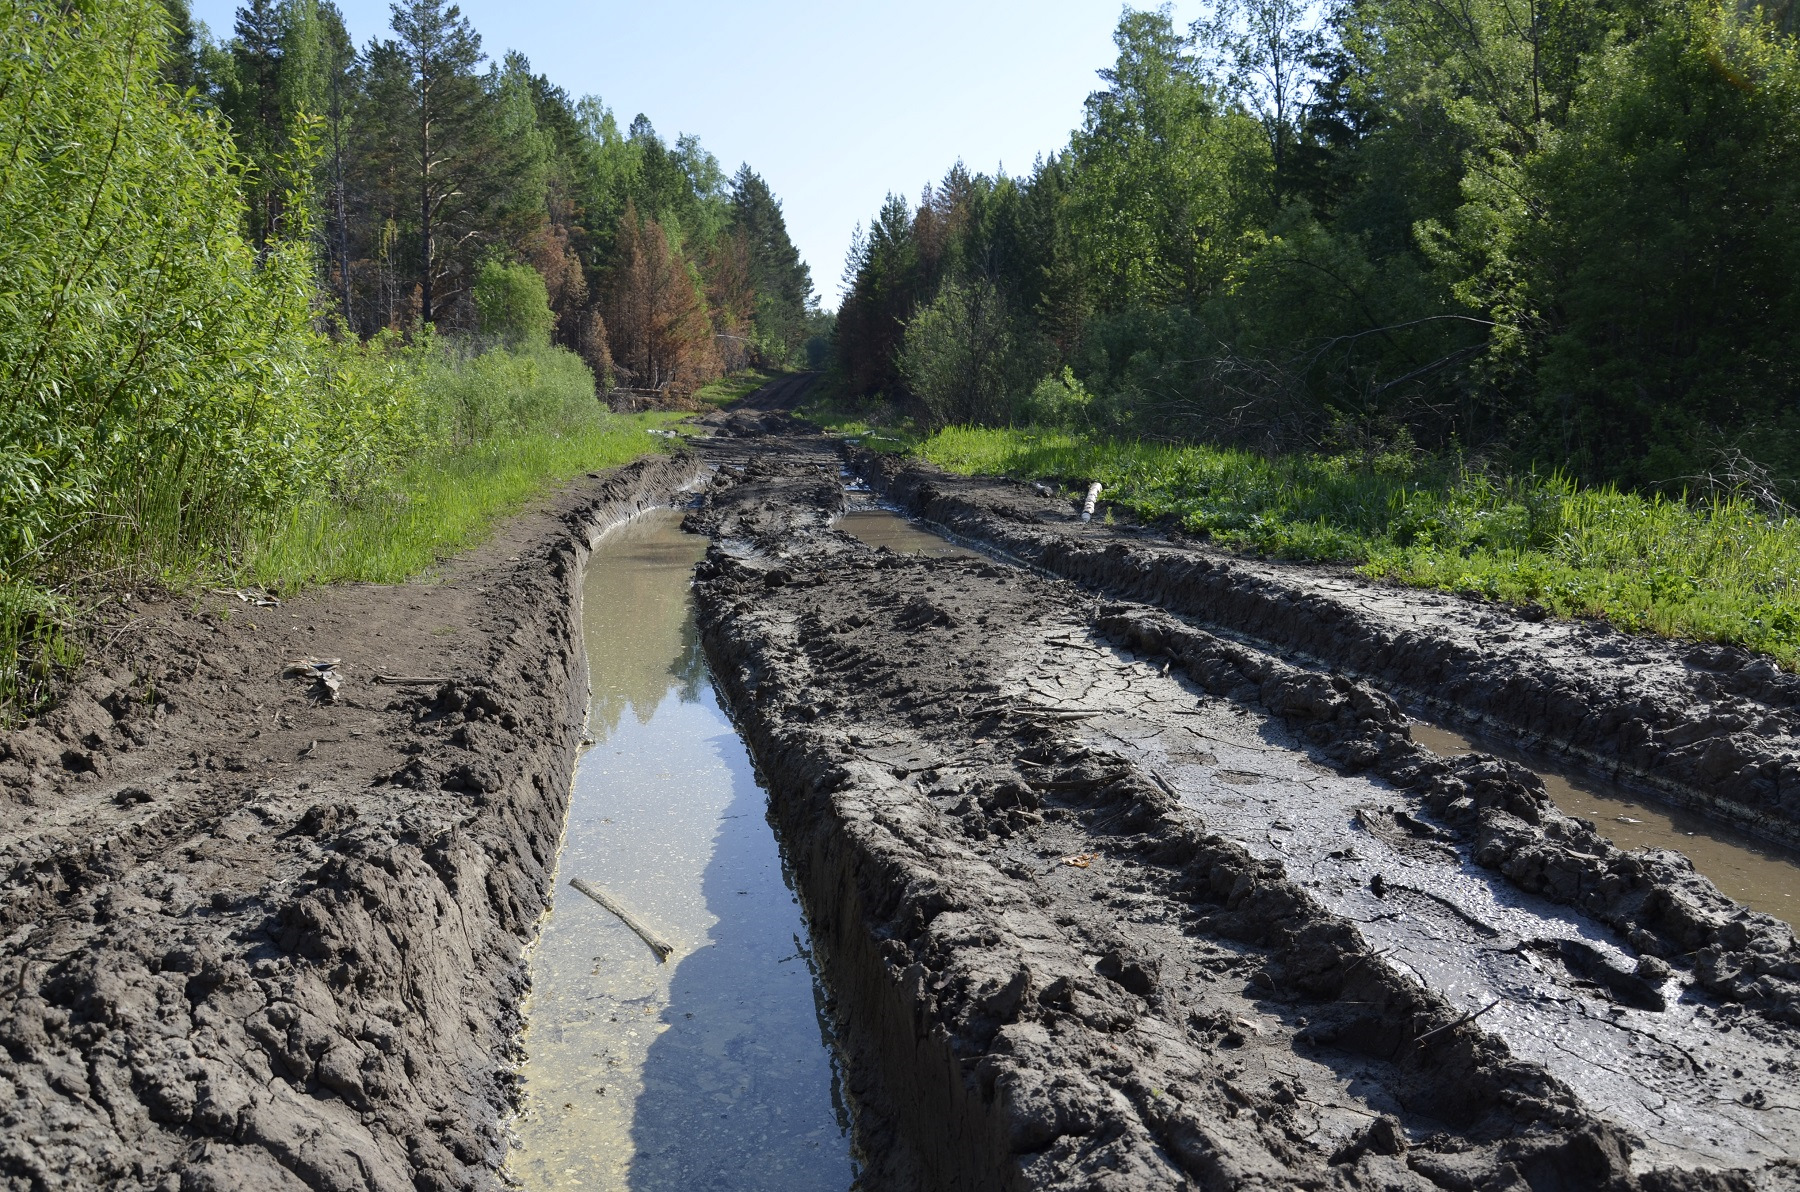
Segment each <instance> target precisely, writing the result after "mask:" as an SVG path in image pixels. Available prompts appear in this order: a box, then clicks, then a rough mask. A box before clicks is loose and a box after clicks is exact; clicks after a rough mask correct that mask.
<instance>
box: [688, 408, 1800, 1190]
mask: <svg viewBox="0 0 1800 1192" xmlns="http://www.w3.org/2000/svg"><path fill="white" fill-rule="evenodd" d="M710 453H711V454H713V455H714V456H715V457H717V458H719V459H721V461H723V462H724V463H725V467H724V468H723V469H722V472H721V475H720V477H719V479H717V480H715V482H714V484H713V486H712V487H711V489H710V491H709V493H708V495H707V497H706V501H705V507H704V508H703V509H702V510H700V511H698V512H696V513H695V514H694V515H693V516H692V517H691V518H690V521H689V524H690V526H692V527H693V528H695V529H699V530H702V531H704V532H706V533H708V534H710V535H711V536H713V538H714V540H715V545H714V547H713V550H712V551H711V553H710V554H709V556H708V559H707V562H706V563H705V564H703V565H702V567H701V569H700V576H701V580H700V584H699V589H698V590H699V593H700V598H701V606H702V625H703V630H704V634H705V641H706V644H707V648H708V651H709V655H710V657H711V659H712V662H713V666H714V674H715V678H716V680H717V681H718V682H719V683H720V684H721V686H722V687H723V688H724V689H725V691H726V692H727V694H728V696H729V698H730V701H731V703H732V704H733V706H734V707H735V708H736V709H737V710H738V714H739V716H740V721H741V724H742V727H743V730H744V732H745V735H746V737H747V739H748V740H749V741H750V743H751V747H752V750H753V752H754V753H755V755H756V756H757V758H758V760H759V762H760V763H761V765H762V766H763V768H764V772H765V774H766V775H767V777H768V780H769V782H770V785H771V788H772V792H773V804H774V814H775V816H776V819H777V823H778V826H779V827H780V829H781V831H782V833H783V835H784V838H785V839H786V840H787V841H788V846H789V848H790V850H792V852H793V854H794V856H795V858H796V868H797V872H798V875H799V879H800V882H801V888H802V891H803V893H804V894H806V895H807V897H808V905H809V909H810V911H811V914H812V916H813V922H814V928H815V939H816V943H817V946H818V947H819V949H820V951H821V953H822V954H823V955H824V957H825V961H824V969H825V973H826V976H827V979H828V980H829V981H831V982H832V984H833V986H834V988H835V989H836V991H837V994H838V996H839V998H840V999H841V1001H842V1003H843V1005H844V1009H843V1010H842V1016H843V1025H842V1030H843V1037H844V1046H845V1049H846V1052H847V1056H848V1062H849V1064H850V1072H851V1080H852V1087H853V1089H855V1090H856V1092H857V1094H858V1100H859V1104H860V1105H861V1106H862V1108H863V1113H864V1120H863V1128H864V1131H865V1134H866V1136H867V1137H868V1138H869V1139H871V1140H872V1143H871V1146H870V1158H871V1162H872V1172H873V1175H874V1177H875V1178H874V1180H873V1182H874V1183H876V1184H881V1185H885V1184H893V1185H896V1186H908V1185H913V1184H918V1185H923V1186H943V1187H956V1186H969V1187H978V1186H1009V1185H1010V1186H1032V1187H1063V1186H1068V1187H1076V1186H1080V1187H1120V1188H1124V1187H1134V1188H1135V1187H1151V1186H1167V1187H1182V1186H1204V1187H1250V1186H1261V1185H1263V1184H1268V1185H1279V1186H1291V1185H1293V1184H1296V1183H1298V1184H1305V1185H1317V1186H1323V1185H1328V1184H1341V1185H1343V1186H1384V1187H1419V1188H1426V1187H1441V1188H1469V1187H1514V1186H1531V1187H1536V1188H1548V1187H1605V1186H1617V1187H1626V1186H1646V1187H1682V1186H1693V1187H1707V1186H1719V1187H1727V1186H1731V1187H1736V1186H1770V1187H1778V1186H1790V1185H1792V1184H1794V1183H1795V1181H1796V1180H1797V1179H1800V1172H1797V1171H1796V1168H1795V1167H1794V1166H1793V1165H1792V1163H1791V1157H1792V1156H1794V1155H1796V1154H1800V1097H1797V1096H1795V1095H1794V1092H1793V1090H1794V1089H1795V1087H1796V1076H1797V1075H1800V1050H1797V1047H1800V1031H1797V1030H1796V1023H1797V1022H1800V1004H1797V1003H1796V999H1795V985H1794V979H1795V977H1796V976H1800V966H1797V963H1796V962H1797V961H1800V952H1797V951H1796V948H1795V945H1794V940H1793V936H1792V933H1791V931H1790V930H1789V928H1788V927H1787V925H1786V924H1784V923H1781V922H1779V921H1777V920H1775V919H1772V918H1770V917H1768V916H1765V915H1759V914H1756V913H1754V912H1750V911H1748V910H1746V909H1744V908H1742V907H1740V906H1738V905H1736V904H1734V903H1733V902H1732V901H1731V900H1729V899H1727V898H1725V897H1724V896H1722V895H1720V894H1719V893H1718V892H1717V891H1716V889H1714V888H1713V887H1712V885H1711V884H1710V883H1709V882H1707V881H1706V880H1705V879H1704V878H1701V877H1699V876H1698V875H1697V874H1695V873H1694V872H1693V871H1692V870H1691V868H1690V867H1689V866H1688V865H1687V864H1686V863H1685V861H1684V860H1683V859H1682V858H1680V857H1679V856H1677V855H1675V854H1672V853H1663V852H1653V851H1652V852H1639V853H1633V854H1627V853H1623V852H1621V851H1620V850H1618V849H1617V848H1615V847H1613V846H1612V845H1611V844H1610V843H1609V842H1608V841H1606V840H1605V839H1604V838H1603V837H1602V836H1601V835H1599V834H1598V833H1597V832H1595V831H1594V830H1593V829H1594V825H1592V824H1589V823H1584V822H1580V821H1576V820H1573V819H1570V818H1569V817H1567V816H1565V815H1563V814H1562V813H1560V812H1559V811H1558V810H1557V809H1556V808H1555V807H1554V805H1553V804H1552V802H1551V800H1550V799H1549V797H1548V796H1547V794H1546V792H1545V790H1544V786H1543V784H1542V782H1541V781H1539V780H1538V778H1537V777H1536V776H1535V775H1534V774H1532V773H1531V772H1530V771H1528V770H1526V769H1524V768H1523V767H1521V766H1518V765H1516V764H1512V763H1507V762H1503V761H1500V760H1498V759H1495V758H1492V757H1488V756H1484V755H1479V754H1475V755H1469V756H1464V757H1457V758H1445V757H1441V756H1439V755H1438V754H1437V753H1434V752H1432V751H1430V750H1428V749H1425V748H1423V747H1422V746H1420V745H1418V744H1415V743H1414V742H1413V741H1412V740H1411V739H1410V731H1409V726H1408V718H1407V717H1406V716H1405V715H1404V714H1403V713H1402V712H1401V710H1400V708H1399V707H1398V705H1397V704H1396V702H1395V700H1394V698H1393V697H1392V696H1391V695H1389V694H1388V693H1387V692H1385V691H1384V690H1382V689H1381V688H1380V687H1379V686H1374V685H1370V684H1368V683H1366V682H1359V681H1357V680H1354V679H1352V678H1349V677H1348V676H1346V675H1345V674H1344V673H1342V671H1341V670H1340V671H1338V672H1336V673H1333V672H1332V671H1330V670H1329V669H1325V668H1321V667H1318V666H1316V665H1308V662H1309V661H1311V660H1309V659H1306V658H1305V657H1304V654H1303V651H1301V650H1299V649H1296V648H1290V649H1287V650H1282V649H1276V648H1268V647H1267V645H1266V643H1265V648H1256V647H1254V646H1252V645H1250V644H1248V642H1247V640H1246V635H1244V634H1242V633H1236V634H1233V635H1231V636H1222V635H1220V634H1218V633H1216V632H1211V631H1209V630H1208V629H1206V628H1203V627H1201V626H1200V625H1198V624H1195V623H1194V622H1192V621H1189V620H1184V619H1182V618H1180V617H1178V616H1176V615H1172V614H1171V612H1170V611H1169V610H1168V609H1166V608H1164V607H1160V606H1159V604H1167V603H1173V602H1170V601H1161V602H1158V601H1153V600H1139V601H1131V600H1127V599H1121V598H1119V597H1118V596H1116V595H1114V594H1113V593H1110V592H1107V591H1106V589H1107V588H1108V587H1111V588H1113V589H1114V590H1115V591H1124V590H1128V589H1129V588H1130V586H1131V585H1133V584H1138V585H1140V586H1141V585H1142V584H1143V580H1142V576H1141V572H1140V571H1139V569H1137V568H1134V567H1133V566H1130V565H1129V564H1130V560H1129V558H1127V559H1126V562H1127V564H1128V565H1126V566H1121V567H1118V568H1116V570H1115V572H1114V573H1113V574H1111V575H1108V574H1106V573H1105V571H1104V569H1103V567H1102V565H1101V564H1094V567H1095V568H1096V570H1098V571H1099V572H1100V573H1099V574H1098V575H1092V574H1090V575H1085V576H1082V578H1083V579H1086V580H1089V581H1090V582H1089V583H1087V584H1086V585H1082V586H1078V585H1076V584H1074V583H1070V582H1067V581H1064V580H1061V579H1058V578H1055V577H1054V575H1045V574H1043V572H1045V571H1050V570H1051V568H1049V567H1046V566H1045V564H1046V562H1054V561H1056V549H1054V547H1057V546H1059V547H1060V549H1062V550H1063V551H1065V552H1067V553H1071V554H1072V553H1074V551H1073V549H1072V548H1070V547H1068V546H1066V545H1062V544H1053V549H1043V548H1042V546H1041V544H1040V547H1039V549H1038V550H1037V551H1036V552H1035V556H1033V557H1027V556H1026V555H1025V552H1024V551H1023V550H1018V549H1014V550H1006V548H1007V547H1012V548H1018V547H1020V546H1021V545H1022V543H1021V541H1020V539H1021V538H1022V537H1023V535H1024V533H1025V532H1026V531H1021V530H1020V528H1019V527H1020V526H1021V525H1023V526H1027V527H1030V531H1031V532H1040V533H1042V534H1044V536H1045V537H1046V538H1048V537H1049V536H1050V535H1051V534H1053V533H1055V532H1056V530H1042V531H1039V530H1037V527H1034V526H1030V522H1031V520H1035V519H1029V518H1027V517H1022V516H1020V515H1019V511H1018V502H1019V500H1020V498H1019V496H1018V495H1017V494H1016V493H1009V492H1004V491H1002V492H999V493H998V494H996V492H995V491H994V489H993V488H992V487H985V489H984V486H979V485H971V486H969V487H970V489H972V490H976V491H977V492H979V493H980V496H981V497H984V498H985V499H986V500H987V501H989V502H991V505H990V506H989V507H988V508H986V509H983V510H982V512H983V514H984V516H985V517H987V518H989V519H991V520H990V521H985V522H983V521H979V520H978V519H976V518H974V517H965V518H964V519H963V521H962V523H961V524H960V525H957V526H955V527H954V528H956V529H958V530H961V531H963V532H964V533H963V538H964V541H965V542H987V543H990V544H993V545H998V546H1000V547H1001V548H1002V550H1005V553H1006V554H1007V555H1010V556H1011V557H1012V558H1013V559H1014V560H1017V561H1021V562H1030V563H1033V564H1036V567H1035V568H1031V569H1027V568H1025V567H1020V566H1013V565H1010V564H1009V563H1008V562H1006V561H1003V559H1002V558H980V557H966V556H965V557H960V558H958V557H931V556H929V555H913V554H902V553H898V552H895V551H891V550H881V549H871V548H870V546H869V545H868V544H867V542H866V541H865V540H866V539H868V538H869V537H870V535H869V534H868V533H867V532H866V531H860V532H859V535H857V536H853V535H852V534H850V533H846V532H844V531H843V530H841V529H839V528H836V527H835V526H834V520H835V518H836V516H837V515H838V514H839V513H840V511H841V510H843V509H844V507H845V505H846V502H847V500H854V499H855V494H853V493H852V494H849V495H847V494H846V492H845V489H846V484H845V481H846V480H847V479H850V476H849V475H848V474H847V473H846V472H841V471H840V464H841V463H845V462H847V463H849V464H852V465H857V466H860V467H861V468H862V469H863V470H864V472H865V474H868V473H873V476H872V479H874V480H875V482H876V483H877V486H878V487H881V488H883V489H885V490H886V491H888V492H892V493H897V494H900V495H904V494H905V493H906V491H907V485H906V483H905V481H904V480H900V481H898V482H897V481H896V477H895V476H894V475H893V474H892V473H889V474H887V475H883V474H882V473H881V471H880V470H878V469H879V462H880V461H871V460H869V459H867V458H856V457H854V456H852V457H850V458H849V459H848V460H843V461H841V460H840V459H839V458H838V456H837V455H836V454H835V453H834V452H833V451H832V450H831V449H830V447H829V446H828V445H826V444H825V443H822V442H820V441H819V440H817V439H810V438H808V437H805V436H792V437H788V438H787V439H786V440H785V441H782V440H780V439H764V440H754V439H734V440H732V441H730V442H728V443H725V442H722V443H720V444H716V445H714V446H713V447H712V448H711V451H710ZM872 465H873V466H872ZM926 487H927V486H926V485H923V484H919V483H918V482H917V481H916V480H914V481H913V482H912V485H911V497H912V500H913V502H914V503H915V506H916V507H919V508H921V509H923V510H926V511H933V512H938V513H940V514H941V513H943V512H944V501H945V498H944V497H943V496H941V495H931V494H924V495H921V491H920V490H922V489H924V488H926ZM960 497H961V499H962V500H963V501H964V502H965V503H966V505H967V506H975V507H977V508H980V504H979V501H978V500H971V499H970V497H969V494H968V493H967V492H965V493H963V494H960ZM993 505H999V506H1003V507H1004V506H1007V505H1011V509H1010V510H1004V511H1003V512H1002V513H1000V514H998V515H996V513H995V512H994V510H993V508H992V506H993ZM1007 512H1010V513H1011V517H1010V518H1008V517H1007V516H1006V513H1007ZM1054 516H1055V517H1056V518H1057V520H1059V521H1064V522H1066V521H1067V520H1068V510H1067V508H1066V507H1056V508H1055V509H1054ZM994 523H999V525H1000V527H1001V528H1002V529H1003V530H1008V531H1011V536H1010V537H1006V536H1003V534H1001V533H996V532H994V531H993V528H992V527H993V525H994ZM1059 528H1060V527H1059ZM971 530H978V531H983V532H982V533H970V532H969V531H971ZM1110 546H1111V544H1105V543H1102V544H1098V545H1097V546H1095V545H1093V544H1087V549H1090V550H1091V551H1092V553H1093V554H1095V555H1098V556H1099V557H1100V558H1101V559H1102V560H1104V559H1105V558H1106V557H1107V556H1108V555H1109V554H1110V555H1111V556H1112V557H1113V558H1114V559H1115V560H1117V559H1118V557H1119V556H1120V555H1121V554H1122V553H1123V552H1121V551H1117V550H1111V549H1109V548H1110ZM1070 570H1073V568H1070ZM1331 582H1333V583H1338V582H1347V581H1340V580H1337V579H1333V580H1332V581H1331ZM1096 589H1099V591H1096ZM1370 595H1374V596H1384V595H1386V594H1385V593H1372V594H1370ZM1452 611H1460V610H1452ZM1445 619H1446V620H1449V619H1452V618H1450V617H1448V616H1446V618H1445ZM1284 655H1286V656H1285V657H1284ZM1424 690H1431V688H1429V687H1428V686H1427V685H1426V684H1424V683H1419V684H1417V685H1415V686H1414V687H1412V688H1410V689H1408V690H1406V691H1404V692H1403V693H1402V694H1403V697H1404V698H1413V699H1416V698H1419V696H1420V693H1421V692H1422V691H1424Z"/></svg>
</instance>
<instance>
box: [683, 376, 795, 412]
mask: <svg viewBox="0 0 1800 1192" xmlns="http://www.w3.org/2000/svg"><path fill="white" fill-rule="evenodd" d="M781 375H782V374H781V373H779V372H777V371H775V370H774V369H768V368H746V369H742V370H740V371H738V372H734V373H727V374H726V375H724V376H722V377H720V378H719V379H718V380H716V381H714V382H712V383H711V384H710V385H702V386H701V387H700V388H698V389H696V390H694V400H695V401H697V402H700V403H701V404H703V405H708V406H728V405H730V404H731V403H732V402H734V401H737V400H738V399H739V398H742V397H748V396H749V395H750V394H752V393H755V392H756V391H757V390H758V389H761V388H762V387H763V386H764V385H767V384H768V383H769V382H770V381H773V380H774V379H775V378H776V377H779V376H781Z"/></svg>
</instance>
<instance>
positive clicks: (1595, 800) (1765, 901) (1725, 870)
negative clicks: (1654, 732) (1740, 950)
mask: <svg viewBox="0 0 1800 1192" xmlns="http://www.w3.org/2000/svg"><path fill="white" fill-rule="evenodd" d="M1412 736H1413V740H1415V741H1417V742H1418V743H1419V744H1421V745H1423V746H1424V747H1425V748H1427V749H1429V750H1431V751H1432V752H1433V753H1436V754H1439V755H1440V756H1443V757H1456V756H1459V755H1461V754H1464V753H1473V752H1475V751H1476V750H1480V751H1481V752H1482V753H1492V754H1495V755H1496V756H1499V757H1505V758H1510V759H1511V760H1513V761H1516V762H1518V763H1520V764H1521V765H1524V766H1526V767H1527V768H1529V769H1530V770H1531V771H1532V772H1534V773H1535V774H1537V775H1538V776H1539V777H1540V778H1542V779H1543V780H1544V788H1545V789H1546V790H1548V791H1549V792H1550V798H1551V799H1552V800H1553V801H1554V802H1555V803H1556V806H1557V808H1558V809H1559V810H1561V811H1562V813H1563V814H1564V815H1572V816H1576V817H1578V818H1580V819H1585V820H1592V821H1593V823H1594V827H1595V829H1596V830H1597V831H1599V833H1600V835H1602V836H1604V837H1606V838H1607V839H1608V840H1610V841H1612V842H1613V843H1614V844H1616V845H1618V846H1619V847H1620V848H1626V849H1631V848H1669V849H1675V850H1676V851H1677V852H1680V853H1683V854H1685V855H1686V857H1687V859H1688V860H1690V861H1692V862H1693V863H1694V868H1695V869H1696V870H1698V871H1699V872H1700V873H1702V874H1704V875H1705V876H1706V877H1708V878H1710V879H1712V883H1713V885H1715V886H1717V887H1719V889H1720V890H1722V891H1723V892H1724V893H1726V894H1728V895H1729V896H1731V897H1732V898H1735V899H1737V900H1738V901H1739V902H1741V903H1743V904H1744V905H1745V906H1748V907H1751V908H1752V909H1755V910H1759V911H1762V912H1764V913H1765V914H1770V915H1774V916H1775V917H1776V918H1777V919H1781V920H1783V921H1785V922H1788V923H1793V922H1795V920H1796V919H1800V865H1797V864H1796V858H1795V857H1794V856H1793V855H1792V854H1790V853H1787V852H1785V851H1783V850H1781V849H1779V848H1777V847H1775V846H1774V845H1770V844H1765V843H1763V842H1761V841H1759V840H1757V839H1755V838H1754V837H1751V836H1747V835H1745V834H1744V833H1741V832H1734V831H1732V830H1731V829H1729V828H1725V827H1721V826H1720V825H1718V824H1715V823H1713V822H1711V821H1710V820H1706V819H1703V818H1701V817H1700V816H1698V815H1694V814H1693V813H1691V812H1684V811H1679V810H1675V809H1671V808H1666V807H1663V806H1661V805H1659V804H1656V803H1647V802H1645V801H1643V800H1642V799H1641V798H1640V797H1639V796H1638V795H1636V794H1634V793H1633V792H1631V791H1629V790H1626V789H1625V788H1623V787H1619V786H1614V785H1613V784H1611V783H1606V782H1601V781H1599V780H1597V779H1593V778H1587V777H1584V776H1579V775H1566V774H1558V773H1556V772H1554V771H1550V770H1545V769H1544V768H1543V767H1542V766H1541V765H1539V764H1538V763H1537V762H1535V761H1530V760H1527V759H1526V758H1524V757H1521V756H1519V755H1517V754H1515V753H1513V752H1511V751H1510V750H1506V749H1502V748H1495V747H1493V746H1490V745H1488V744H1486V743H1482V744H1476V743H1475V742H1473V741H1471V740H1470V739H1469V738H1467V737H1465V736H1463V735H1462V734H1461V733H1455V732H1451V731H1450V730H1449V729H1445V728H1439V727H1437V726H1436V725H1431V724H1421V723H1419V722H1417V721H1415V722H1414V723H1413V725H1412Z"/></svg>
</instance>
